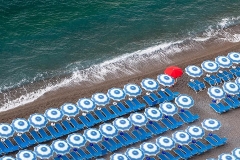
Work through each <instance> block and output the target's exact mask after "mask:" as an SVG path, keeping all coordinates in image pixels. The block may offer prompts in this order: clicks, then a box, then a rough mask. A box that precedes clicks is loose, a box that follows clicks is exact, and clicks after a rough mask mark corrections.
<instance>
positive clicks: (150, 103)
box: [142, 95, 158, 107]
mask: <svg viewBox="0 0 240 160" xmlns="http://www.w3.org/2000/svg"><path fill="white" fill-rule="evenodd" d="M142 98H143V100H144V101H145V102H146V103H147V105H148V106H150V107H152V106H154V105H156V104H158V99H153V98H152V97H150V96H148V95H145V96H143V97H142Z"/></svg>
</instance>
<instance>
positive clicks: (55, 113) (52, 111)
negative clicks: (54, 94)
mask: <svg viewBox="0 0 240 160" xmlns="http://www.w3.org/2000/svg"><path fill="white" fill-rule="evenodd" d="M44 115H45V117H46V118H47V119H48V120H49V121H50V122H57V121H60V120H62V118H63V113H62V111H60V110H59V109H58V108H49V109H47V110H46V111H45V114H44Z"/></svg>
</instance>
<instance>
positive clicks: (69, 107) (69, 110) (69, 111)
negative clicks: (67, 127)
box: [61, 103, 79, 117]
mask: <svg viewBox="0 0 240 160" xmlns="http://www.w3.org/2000/svg"><path fill="white" fill-rule="evenodd" d="M61 110H62V112H63V114H64V115H65V116H68V117H75V116H76V115H77V114H78V113H79V108H78V107H77V106H76V105H75V104H72V103H65V104H63V105H62V106H61Z"/></svg>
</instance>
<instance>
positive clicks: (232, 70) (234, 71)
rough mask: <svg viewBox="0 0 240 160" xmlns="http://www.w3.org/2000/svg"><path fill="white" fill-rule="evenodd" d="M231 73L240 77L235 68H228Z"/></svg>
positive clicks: (239, 72)
mask: <svg viewBox="0 0 240 160" xmlns="http://www.w3.org/2000/svg"><path fill="white" fill-rule="evenodd" d="M229 71H230V72H231V73H232V74H233V75H235V77H240V71H238V70H237V69H234V68H232V69H230V70H229Z"/></svg>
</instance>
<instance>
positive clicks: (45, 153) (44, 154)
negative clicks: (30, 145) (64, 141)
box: [34, 144, 53, 159]
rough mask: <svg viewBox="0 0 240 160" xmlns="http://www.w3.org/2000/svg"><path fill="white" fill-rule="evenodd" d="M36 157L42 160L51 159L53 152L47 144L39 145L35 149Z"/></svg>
mask: <svg viewBox="0 0 240 160" xmlns="http://www.w3.org/2000/svg"><path fill="white" fill-rule="evenodd" d="M34 152H35V154H36V156H37V157H38V158H40V159H50V158H51V157H52V156H53V150H52V148H51V147H49V146H48V145H46V144H39V145H37V146H36V147H34Z"/></svg>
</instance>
